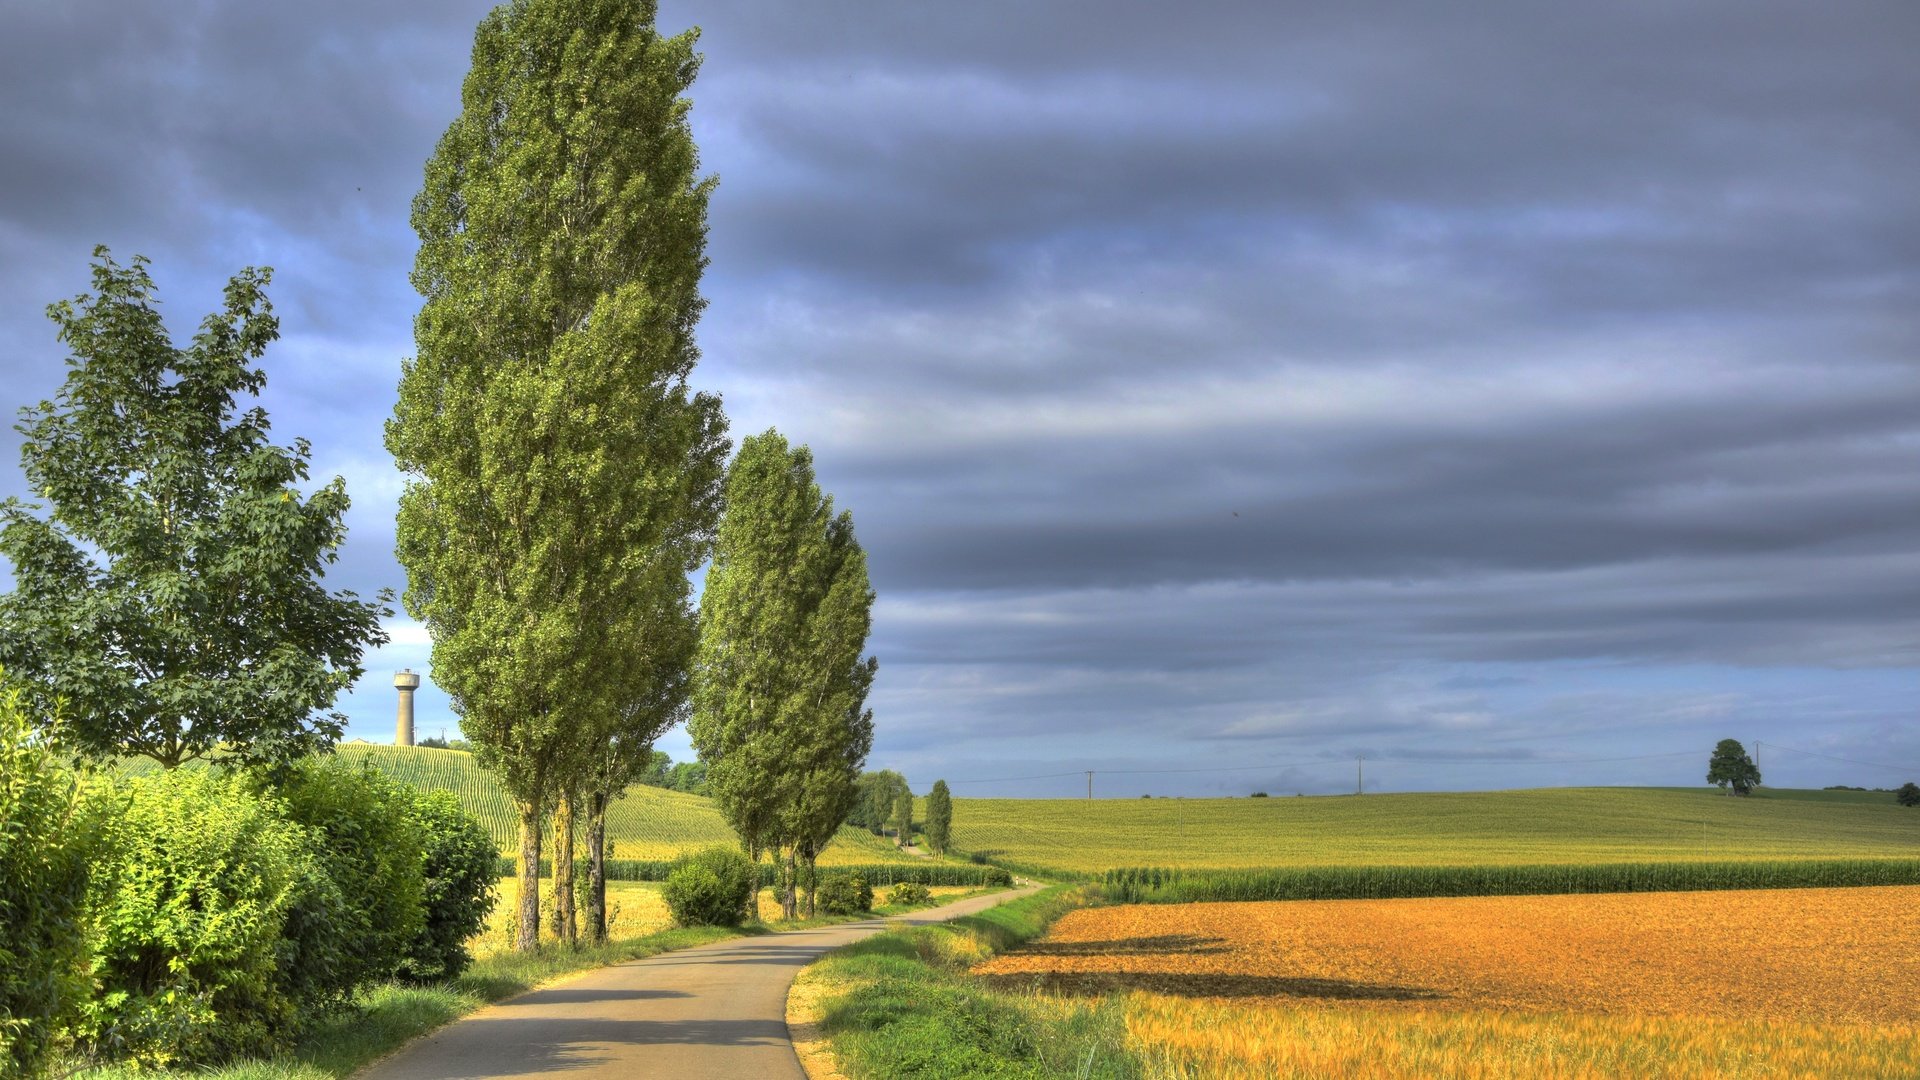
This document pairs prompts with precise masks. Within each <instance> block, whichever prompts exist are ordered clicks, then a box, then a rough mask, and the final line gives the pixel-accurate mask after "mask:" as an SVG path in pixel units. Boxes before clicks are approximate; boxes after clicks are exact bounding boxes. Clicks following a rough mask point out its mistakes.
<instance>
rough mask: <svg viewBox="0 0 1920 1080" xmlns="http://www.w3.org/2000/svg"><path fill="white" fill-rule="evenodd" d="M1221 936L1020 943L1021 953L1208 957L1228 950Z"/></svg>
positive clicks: (1174, 935) (1024, 954)
mask: <svg viewBox="0 0 1920 1080" xmlns="http://www.w3.org/2000/svg"><path fill="white" fill-rule="evenodd" d="M1225 940H1226V939H1225V938H1217V937H1201V936H1199V935H1198V934H1154V935H1150V936H1144V937H1130V938H1114V939H1111V940H1107V941H1034V942H1029V943H1028V944H1026V945H1022V946H1021V947H1020V949H1019V953H1020V955H1022V956H1208V955H1212V954H1215V953H1223V952H1227V951H1229V950H1228V948H1227V947H1226V946H1225V945H1222V944H1220V942H1222V941H1225Z"/></svg>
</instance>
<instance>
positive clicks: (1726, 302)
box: [0, 0, 1920, 794]
mask: <svg viewBox="0 0 1920 1080" xmlns="http://www.w3.org/2000/svg"><path fill="white" fill-rule="evenodd" d="M486 8H487V5H486V4H485V3H481V2H452V0H447V2H436V3H420V4H376V3H372V2H369V0H350V2H347V3H341V4H331V5H320V6H309V7H305V8H302V7H289V6H285V5H252V6H247V5H238V4H232V3H224V2H214V0H206V2H201V3H196V4H175V5H124V4H107V3H100V2H93V0H87V2H78V3H65V4H56V5H44V4H27V3H14V4H8V5H6V12H5V13H6V18H7V25H8V27H9V32H8V34H7V35H5V36H4V37H0V95H4V102H5V104H6V106H7V107H6V108H5V109H4V110H0V298H4V299H0V350H3V352H0V355H3V356H4V359H3V360H0V386H4V389H5V390H6V391H7V394H6V397H7V399H8V401H9V403H20V402H24V401H28V400H38V399H39V398H41V397H44V396H47V395H48V394H50V393H51V392H52V391H53V390H54V389H55V387H56V386H57V383H58V380H59V377H60V361H61V355H60V352H59V349H58V347H57V346H56V344H55V343H54V342H53V340H52V335H51V328H50V327H49V325H48V324H47V323H46V322H45V321H44V318H43V316H42V314H41V309H42V308H43V307H44V305H45V304H46V302H48V301H50V300H52V299H55V298H57V297H62V296H67V295H71V294H72V293H74V292H76V291H78V290H79V289H81V288H82V287H84V285H85V281H86V275H85V258H86V253H87V251H88V250H90V248H91V246H92V245H93V244H95V243H100V242H104V243H108V244H111V245H112V246H113V247H114V248H115V250H116V251H117V252H118V253H119V254H120V255H121V256H122V257H125V256H127V255H130V254H132V253H133V252H144V253H146V254H149V255H151V256H152V257H153V258H154V260H155V271H156V274H157V277H158V278H159V281H160V286H161V293H162V297H163V299H164V301H165V302H166V305H167V308H166V310H167V311H168V313H169V315H170V318H172V319H173V320H174V322H175V326H176V331H177V332H180V333H184V332H186V331H187V330H188V329H189V328H190V326H191V324H192V322H193V321H195V320H196V319H197V318H198V316H199V315H200V313H202V312H204V311H206V310H209V309H210V308H211V307H213V306H214V304H215V303H217V299H218V288H219V285H220V283H221V282H222V281H223V280H224V279H225V277H226V276H227V275H229V274H231V273H232V272H234V271H235V270H237V269H238V268H239V267H240V266H243V265H247V264H260V263H264V264H271V265H274V266H275V267H277V268H278V275H277V277H276V284H275V288H274V290H273V296H274V299H275V302H276V305H277V306H278V309H279V311H280V313H281V315H282V317H283V320H284V325H285V330H286V337H285V339H284V340H283V341H282V342H281V343H280V344H279V346H277V347H276V348H275V350H274V351H273V352H272V353H271V354H270V356H269V360H268V370H269V375H270V379H271V383H270V388H269V392H268V396H267V400H266V403H267V405H268V407H269V408H270V409H271V410H272V413H273V416H274V418H275V422H276V431H277V432H278V433H279V435H280V437H281V438H283V439H291V438H293V437H294V436H296V435H305V436H307V437H309V438H311V439H312V440H313V442H314V444H315V454H316V473H317V474H319V475H320V476H322V477H324V476H331V475H333V474H334V473H341V474H344V475H345V476H346V477H347V478H348V481H349V485H350V489H351V491H352V492H353V494H354V499H355V509H354V512H353V515H352V518H351V526H352V530H353V531H352V535H351V539H350V541H349V543H348V545H347V547H346V549H345V550H344V551H343V553H342V559H341V561H340V563H339V564H338V565H337V566H336V567H335V568H334V572H333V579H334V580H336V581H337V582H339V583H341V584H345V585H348V586H351V587H355V588H358V589H360V590H361V591H363V592H371V591H373V590H374V589H377V588H380V587H383V586H397V585H399V584H401V579H402V575H401V573H400V571H399V568H398V567H397V566H396V565H395V564H394V562H393V559H392V556H391V546H392V524H391V521H392V510H393V500H394V498H395V496H396V495H397V493H398V490H399V478H398V477H397V475H396V474H394V473H393V471H392V469H391V466H390V464H389V463H388V461H387V459H386V456H385V454H384V452H383V450H382V449H381V424H382V422H383V421H384V419H385V417H386V415H387V413H388V411H389V410H390V407H391V402H392V399H393V387H394V384H395V382H396V381H397V378H398V375H399V363H400V360H401V358H402V357H403V356H405V355H407V353H408V352H409V351H410V330H411V326H410V321H411V317H412V313H413V311H414V305H415V303H416V299H415V297H414V295H413V293H412V291H411V289H410V288H409V287H408V285H407V280H406V273H407V270H408V268H409V267H410V264H411V260H412V253H413V238H412V235H411V232H410V230H409V228H408V224H407V211H408V203H409V200H410V199H411V196H412V194H413V192H414V190H415V189H416V187H417V185H418V182H419V175H420V167H421V163H422V161H423V160H424V159H425V157H426V155H427V154H428V153H429V152H430V150H431V148H432V146H433V143H434V140H435V139H436V138H437V137H438V135H439V133H440V131H441V130H442V129H443V128H444V126H445V124H446V122H447V120H448V119H449V118H450V117H451V116H452V115H453V112H454V110H455V108H456V107H457V104H458V90H459V82H460V79H461V77H462V75H463V74H464V71H465V67H466V60H467V49H468V46H469V44H470V41H471V36H472V29H473V26H474V24H475V22H476V21H477V20H478V19H479V18H480V17H481V16H482V15H483V14H484V12H485V10H486ZM661 21H662V25H663V26H665V27H667V28H669V29H675V28H680V27H685V26H690V25H694V24H698V25H699V26H701V27H702V28H703V38H702V42H703V44H702V47H703V49H704V51H705V52H706V54H707V64H706V67H705V69H704V72H703V74H702V77H701V79H700V82H699V83H698V85H697V87H696V91H695V95H694V97H695V103H696V105H695V110H694V118H695V120H694V122H695V127H696V133H697V135H698V137H699V139H700V141H701V145H702V150H703V157H704V161H705V164H706V166H707V167H708V168H710V169H712V170H713V171H715V172H716V173H717V174H718V175H719V176H720V177H721V187H720V190H719V193H718V195H717V196H716V199H715V201H714V204H713V216H712V237H711V247H710V254H711V255H712V258H713V263H712V267H711V270H710V272H709V276H708V279H707V291H708V293H709V295H710V297H711V299H712V306H711V308H710V309H709V312H708V315H707V318H706V320H705V321H704V323H703V328H702V340H703V345H704V349H705V353H706V360H705V361H704V362H703V365H702V367H701V369H700V374H699V376H698V378H699V379H700V380H701V381H702V382H703V384H704V385H707V386H713V387H717V388H719V389H721V390H723V391H724V392H725V393H726V395H727V400H728V406H729V410H730V412H731V413H732V414H733V416H734V418H735V426H736V428H737V429H738V430H759V429H761V428H763V427H765V426H767V425H768V424H778V425H779V426H780V427H781V428H782V429H783V430H784V431H786V432H788V433H789V434H790V435H792V436H793V437H795V438H797V439H799V440H801V441H805V442H809V443H811V444H812V445H813V446H814V447H815V449H816V451H817V453H818V456H819V463H820V468H821V474H822V477H823V480H824V481H825V482H826V484H827V486H828V487H830V488H831V489H832V490H834V492H835V493H836V495H837V496H838V498H839V500H840V503H841V504H842V505H844V506H847V507H849V508H851V509H853V511H854V512H855V514H856V516H857V518H858V520H859V523H860V529H861V534H862V537H863V539H864V540H865V542H866V543H867V545H868V547H869V549H870V550H871V552H872V565H873V567H874V571H875V575H876V583H877V585H878V587H879V589H880V592H881V594H882V596H883V598H884V603H883V606H882V609H881V611H880V614H879V618H878V622H877V627H876V638H875V649H876V651H877V652H878V653H879V655H880V657H881V660H882V672H883V674H882V677H881V682H880V685H879V688H878V691H877V694H876V701H875V704H876V707H877V708H878V710H879V712H880V714H881V717H882V725H881V736H880V739H879V743H878V747H877V750H876V760H877V761H880V762H882V763H885V764H892V765H898V766H902V767H906V768H909V770H910V771H911V772H912V773H913V774H914V775H915V776H916V777H919V776H921V775H922V774H925V777H926V778H927V779H930V778H931V776H932V775H933V774H934V773H940V772H944V773H947V774H948V775H949V776H952V777H955V778H960V777H962V774H963V772H967V773H971V775H972V776H973V777H975V778H981V777H1000V776H1008V775H1026V774H1028V773H1036V772H1054V771H1073V770H1079V769H1084V768H1105V769H1107V770H1112V771H1122V770H1128V769H1134V770H1137V769H1143V768H1176V767H1177V768H1202V767H1212V766H1221V765H1222V764H1223V763H1225V762H1235V763H1238V762H1241V761H1247V762H1249V763H1250V764H1253V763H1258V762H1267V763H1270V764H1271V765H1272V769H1271V770H1270V771H1269V772H1264V773H1263V772H1260V771H1258V770H1252V771H1249V772H1245V773H1232V774H1224V773H1223V774H1196V773H1177V774H1164V775H1161V774H1147V773H1139V772H1122V773H1121V775H1125V776H1127V777H1128V779H1127V780H1126V781H1124V782H1125V783H1127V784H1129V785H1133V786H1138V785H1146V786H1148V787H1149V788H1151V789H1153V790H1160V791H1165V790H1188V791H1195V792H1200V791H1205V792H1210V793H1218V792H1228V791H1234V790H1239V788H1240V787H1242V786H1245V787H1248V788H1249V789H1250V788H1252V787H1259V786H1266V787H1269V788H1271V789H1272V790H1274V791H1276V792H1281V791H1288V790H1336V789H1339V788H1340V786H1341V785H1344V784H1348V783H1350V782H1351V776H1350V774H1349V772H1348V771H1347V770H1349V769H1350V767H1351V761H1350V757H1351V755H1353V754H1358V753H1371V754H1373V755H1376V756H1378V757H1382V758H1394V757H1397V758H1401V759H1405V760H1404V761H1403V762H1400V763H1397V764H1396V763H1392V762H1382V763H1381V764H1380V765H1379V768H1380V770H1381V772H1380V775H1379V781H1380V782H1382V783H1386V784H1400V785H1404V786H1443V787H1444V786H1454V785H1463V786H1489V785H1506V784H1517V783H1572V782H1615V781H1621V780H1640V781H1650V780H1661V781H1666V782H1691V781H1692V780H1693V779H1695V777H1693V774H1694V773H1695V772H1698V771H1699V770H1698V768H1697V766H1696V763H1692V762H1690V761H1689V760H1687V759H1685V757H1684V755H1683V756H1682V757H1677V758H1672V759H1666V758H1655V759H1646V760H1642V761H1636V762H1629V763H1615V762H1611V761H1609V762H1596V763H1594V764H1591V765H1580V764H1572V763H1568V764H1554V762H1559V761H1563V760H1564V759H1568V758H1614V757H1620V756H1633V755H1631V754H1623V753H1622V752H1621V749H1620V748H1621V747H1623V746H1625V747H1629V748H1631V747H1644V748H1647V750H1646V752H1647V753H1660V752H1667V751H1668V750H1669V749H1670V748H1674V747H1688V746H1693V745H1695V744H1698V745H1701V746H1706V745H1710V744H1711V742H1712V741H1713V739H1714V738H1718V737H1720V736H1722V735H1724V734H1728V733H1739V734H1743V735H1745V736H1747V737H1750V738H1771V739H1778V740H1780V742H1782V743H1783V744H1786V745H1798V746H1800V747H1802V748H1804V749H1807V750H1812V751H1818V752H1823V753H1829V754H1833V755H1836V756H1839V757H1851V758H1856V759H1860V760H1873V761H1893V762H1916V763H1920V743H1916V741H1915V739H1914V737H1913V736H1912V734H1911V726H1910V725H1909V724H1907V722H1906V718H1907V717H1909V716H1910V715H1911V710H1912V707H1913V704H1914V702H1915V691H1916V690H1920V686H1917V685H1916V684H1915V680H1914V669H1915V667H1916V666H1917V665H1920V622H1916V619H1915V615H1914V613H1915V612H1916V611H1920V604H1916V601H1920V596H1917V595H1916V592H1917V591H1920V585H1916V584H1915V583H1916V582H1920V469H1916V467H1915V466H1916V465H1920V363H1916V360H1915V357H1916V355H1917V350H1920V328H1917V327H1916V322H1915V320H1914V318H1913V315H1912V313H1913V312H1914V311H1915V310H1916V309H1917V307H1920V305H1916V300H1920V272H1917V271H1916V267H1920V194H1916V189H1915V187H1914V185H1913V184H1912V182H1911V181H1912V177H1913V176H1914V175H1916V174H1920V130H1916V129H1917V128H1920V123H1916V120H1915V116H1916V114H1915V113H1914V111H1913V109H1912V105H1911V103H1912V102H1913V101H1915V100H1920V67H1917V66H1916V65H1914V64H1912V63H1911V57H1912V55H1913V52H1914V49H1915V47H1916V45H1920V9H1916V8H1914V7H1913V5H1912V4H1910V3H1906V2H1904V0H1892V2H1886V3H1876V2H1871V0H1848V2H1845V3H1838V4H1830V5H1824V6H1821V7H1819V8H1817V9H1815V8H1810V7H1808V6H1806V5H1804V4H1789V3H1784V2H1778V3H1774V2H1753V0H1723V2H1713V3H1703V4H1691V5H1685V6H1674V5H1661V4H1650V3H1649V4H1629V5H1612V6H1587V7H1569V6H1566V5H1558V6H1552V7H1541V6H1539V5H1536V4H1520V3H1500V4H1493V5H1481V6H1478V7H1476V8H1475V9H1474V10H1473V11H1472V12H1470V13H1462V12H1460V11H1458V10H1441V9H1439V8H1435V7H1432V6H1431V5H1418V4H1403V3H1387V2H1378V3H1359V4H1348V5H1340V6H1338V7H1332V8H1329V7H1324V6H1311V5H1271V4H1264V5H1263V4H1253V3H1198V4H1189V5H1182V6H1181V7H1180V8H1179V10H1178V11H1177V12H1176V11H1174V10H1173V9H1171V8H1168V7H1167V6H1166V5H1163V4H1148V3H1144V2H1133V0H1127V2H1121V3H1112V2H1103V3H1099V4H1094V3H1091V2H1084V3H1083V2H1079V0H1071V2H1061V3H1053V4H1045V5H1033V4H1014V3H1010V2H994V3H984V4H973V5H960V6H948V7H944V8H939V9H932V8H926V7H924V6H913V5H883V4H872V3H857V4H856V3H849V2H846V0H833V2H828V3H821V4H808V5H767V4H763V3H746V2H742V0H728V2H718V3H704V4H692V3H689V4H684V5H681V4H671V3H670V4H668V5H666V7H665V9H664V10H663V11H662V12H661ZM16 446H17V440H15V439H14V438H13V437H12V436H11V435H9V436H7V437H6V438H5V439H4V440H0V456H6V457H10V456H11V455H12V453H13V452H14V448H15V447H16ZM17 488H18V478H17V475H15V476H14V478H13V479H0V492H11V491H16V490H17ZM400 629H401V631H402V633H401V637H402V639H403V640H402V641H400V642H398V643H397V644H396V645H395V646H394V647H393V648H392V649H390V650H389V651H388V652H387V654H385V655H384V656H383V658H382V659H381V660H380V661H379V663H380V664H382V665H388V666H399V665H400V664H402V663H409V664H412V665H413V666H415V667H421V666H424V664H425V662H426V651H425V644H424V642H423V641H421V640H419V638H418V634H417V632H416V631H415V630H413V629H410V628H407V627H404V626H403V627H401V628H400ZM384 683H385V680H384V678H383V677H382V678H376V679H374V680H373V681H372V685H369V686H365V687H362V688H361V689H360V690H359V691H358V692H357V693H356V695H355V696H354V699H353V701H352V703H351V706H350V707H351V709H352V710H353V712H354V715H355V716H356V718H357V719H356V724H357V725H359V726H357V727H356V730H357V731H359V732H360V733H362V734H365V735H367V736H369V737H380V736H381V734H382V732H383V731H384V726H385V723H386V720H385V717H386V713H387V712H388V710H389V709H390V707H391V703H390V701H389V700H387V697H386V693H387V692H386V691H385V690H384ZM425 708H426V711H427V713H428V715H426V716H425V718H424V719H423V724H422V726H423V729H428V730H431V729H432V728H433V727H434V726H435V725H437V724H438V723H439V722H440V720H439V719H438V718H437V717H436V716H435V715H432V714H431V712H432V710H434V709H440V710H444V704H443V703H440V702H438V701H436V700H434V699H431V698H430V699H429V700H428V701H427V702H426V703H425ZM1795 740H1798V742H1797V743H1796V742H1795ZM673 749H675V750H676V752H684V748H683V747H681V746H679V745H678V744H676V745H674V747H673ZM1495 759H1499V761H1500V763H1496V764H1479V762H1485V761H1492V760H1495ZM1421 763H1424V764H1421ZM1778 767H1779V768H1782V769H1786V770H1788V771H1787V773H1786V776H1787V777H1788V778H1789V779H1792V778H1794V777H1799V778H1801V779H1804V780H1806V781H1808V782H1813V781H1816V780H1817V781H1820V782H1838V781H1840V780H1847V781H1848V782H1861V781H1864V780H1876V779H1886V777H1876V776H1866V775H1863V774H1861V773H1860V772H1859V771H1858V769H1855V771H1853V772H1848V771H1847V770H1848V769H1849V768H1850V767H1849V766H1846V765H1844V764H1842V763H1837V762H1833V761H1830V760H1828V759H1821V758H1813V757H1803V758H1799V759H1793V758H1788V759H1785V760H1784V761H1783V762H1782V763H1781V764H1780V765H1779V766H1778ZM1261 768H1262V769H1264V768H1266V766H1264V765H1263V766H1261ZM1371 768H1372V767H1371V766H1370V770H1371ZM1821 769H1826V770H1828V771H1826V772H1821V771H1820V770H1821ZM1795 770H1798V771H1795ZM1156 775H1158V776H1159V777H1160V778H1159V779H1154V777H1155V776H1156ZM1770 778H1772V777H1770ZM1077 783H1078V781H1077V780H1073V779H1072V778H1069V779H1068V780H1065V781H1063V780H1058V779H1054V780H1046V781H1038V782H1035V783H1033V784H1029V785H1025V786H1024V787H1023V786H1022V785H1019V784H1015V785H1011V786H1001V787H990V788H978V789H973V790H975V791H982V792H984V791H986V790H994V791H1017V790H1032V791H1046V792H1056V787H1057V786H1058V785H1062V784H1064V785H1066V789H1065V790H1063V791H1057V792H1056V793H1061V794H1070V793H1073V791H1075V790H1077V788H1076V787H1075V785H1076V784H1077ZM1050 785H1051V786H1050ZM1155 785H1158V786H1157V787H1156V786H1155Z"/></svg>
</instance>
